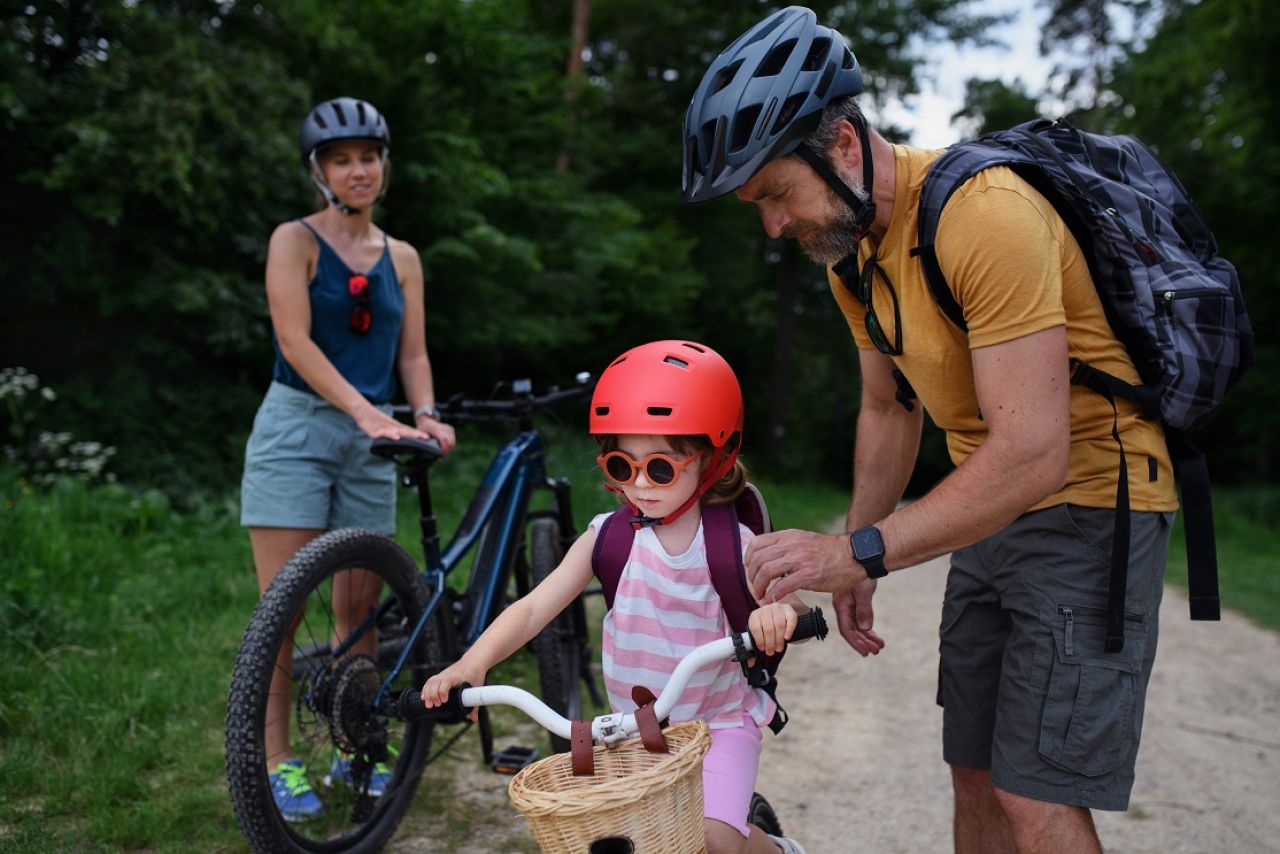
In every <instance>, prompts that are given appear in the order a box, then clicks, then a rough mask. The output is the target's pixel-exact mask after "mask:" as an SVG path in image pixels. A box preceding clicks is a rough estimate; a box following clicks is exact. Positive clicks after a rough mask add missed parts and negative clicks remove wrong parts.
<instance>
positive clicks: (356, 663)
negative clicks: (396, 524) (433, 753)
mask: <svg viewBox="0 0 1280 854" xmlns="http://www.w3.org/2000/svg"><path fill="white" fill-rule="evenodd" d="M335 597H337V600H338V601H339V602H340V603H341V602H344V601H348V602H349V601H366V602H370V603H371V604H370V607H372V603H381V605H380V606H379V607H378V608H377V610H376V612H375V613H376V614H377V616H376V619H375V618H373V617H365V616H364V615H360V617H358V618H356V619H350V620H349V619H347V618H346V614H342V615H340V614H339V613H338V609H337V608H335V606H334V601H335ZM426 602H427V591H426V589H425V588H424V586H423V583H422V580H421V577H420V576H419V574H418V569H417V567H416V566H415V565H414V563H413V559H412V558H410V557H409V555H408V554H407V553H406V552H405V551H404V550H403V549H402V548H400V546H398V545H396V543H395V542H393V541H392V540H391V539H390V538H389V537H386V536H383V535H381V534H375V533H373V532H372V531H362V530H355V529H344V530H340V531H332V532H330V533H328V534H325V535H323V536H321V537H318V538H316V539H315V540H313V541H312V542H311V543H309V544H308V545H307V546H305V547H304V548H303V549H302V550H300V551H299V552H298V553H297V554H296V555H294V556H293V558H291V559H290V561H289V562H288V563H287V564H286V565H285V566H284V568H283V569H281V570H280V573H279V575H277V576H276V578H275V580H274V581H273V582H272V583H271V586H270V587H269V588H268V589H267V591H266V593H264V594H263V597H262V599H261V601H259V603H258V606H257V608H256V609H255V610H254V613H253V617H252V619H251V620H250V621H249V627H248V629H247V630H246V631H245V636H244V640H243V642H242V644H241V646H240V652H239V655H238V656H237V658H236V664H235V670H234V672H233V674H232V678H231V689H230V692H229V695H228V699H227V732H226V752H227V784H228V788H229V790H230V794H231V801H232V805H233V806H234V808H235V814H236V819H237V820H238V821H239V823H240V828H241V830H242V832H243V833H244V835H245V838H246V839H247V840H248V842H249V844H250V846H251V847H252V848H253V849H254V850H255V851H264V852H265V851H273V852H274V851H286V852H312V851H344V852H346V851H353V852H373V851H377V850H378V849H379V848H380V847H381V846H382V844H383V843H384V842H385V841H386V840H387V839H388V838H389V837H390V836H391V834H392V833H393V832H394V831H395V828H396V825H397V824H399V822H400V819H401V818H402V817H403V816H404V813H405V810H406V809H408V807H409V803H410V802H411V801H412V799H413V793H414V791H415V789H416V788H417V785H418V780H419V778H420V776H421V773H422V769H423V767H424V765H425V764H426V759H427V751H428V749H429V747H430V743H431V735H432V731H431V726H430V724H428V723H425V722H419V721H415V722H409V723H405V722H401V721H398V720H390V721H389V720H388V719H387V718H386V717H383V716H380V715H379V714H378V709H376V708H375V698H376V697H377V694H378V691H379V690H380V687H381V684H382V682H383V680H384V679H385V678H386V673H387V671H388V669H389V667H390V666H391V665H392V664H394V662H395V661H396V660H397V659H398V657H399V654H400V652H401V651H402V650H404V648H405V645H406V643H407V640H406V638H407V635H408V633H409V632H410V630H411V629H412V628H413V627H414V626H415V625H416V624H417V621H418V619H419V618H420V617H421V615H422V612H423V610H424V609H425V607H426ZM340 616H342V618H343V619H342V620H340V619H339V617H340ZM340 628H342V629H344V630H345V632H346V635H347V639H348V640H349V641H352V643H350V644H348V648H346V649H344V650H342V654H341V655H335V654H334V650H335V649H336V648H337V647H336V646H335V644H336V643H337V641H338V637H339V630H340ZM437 637H438V636H437V634H436V632H435V631H434V625H433V624H431V623H429V624H428V626H427V631H425V632H424V633H423V635H422V636H421V637H420V638H419V639H418V640H417V641H416V642H415V643H414V644H413V647H412V649H411V650H410V652H409V655H408V657H407V659H406V661H405V666H404V668H403V670H402V671H401V673H400V675H399V677H398V678H397V680H396V682H395V684H394V685H393V686H392V688H391V690H389V691H388V693H387V696H388V697H389V698H394V696H395V694H396V693H398V691H399V690H400V689H402V688H407V687H417V686H419V685H421V684H422V681H423V680H424V679H425V675H426V671H427V669H428V667H429V665H430V664H431V663H432V662H433V661H435V660H436V659H437V658H438V655H439V649H440V647H439V644H438V641H437ZM273 682H274V685H273ZM282 739H283V741H282ZM269 740H270V743H271V745H272V746H271V748H268V743H269ZM269 750H270V751H271V752H270V753H269ZM339 750H341V752H342V756H344V757H346V760H345V761H347V762H348V763H349V764H347V765H346V766H345V767H344V766H340V765H338V764H337V763H336V762H335V760H336V758H337V756H338V751H339ZM289 756H294V757H296V758H297V759H299V760H301V761H302V763H303V764H304V765H305V768H306V781H307V783H308V784H310V786H311V788H312V790H313V791H314V793H315V795H316V796H317V797H318V799H319V801H320V804H321V807H322V808H321V809H320V810H319V811H318V813H317V814H315V815H313V816H311V817H308V818H305V819H300V818H299V817H298V816H296V815H295V816H292V818H293V819H294V820H293V821H289V820H287V819H286V817H285V816H284V815H283V814H282V813H281V811H280V809H279V808H278V806H277V803H276V800H275V798H274V797H273V795H272V791H271V785H270V780H269V776H268V775H269V773H270V772H271V770H273V769H274V768H275V767H276V765H277V764H278V763H279V762H280V761H281V760H282V759H284V758H288V757H289ZM380 762H381V763H385V766H386V769H387V770H388V771H389V778H388V777H387V776H385V775H382V774H380V773H378V772H377V769H376V768H375V766H376V764H377V763H380ZM375 781H376V782H375ZM377 783H381V784H382V785H381V789H382V791H381V792H378V791H376V788H378V785H377Z"/></svg>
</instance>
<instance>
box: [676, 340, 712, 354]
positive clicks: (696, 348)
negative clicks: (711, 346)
mask: <svg viewBox="0 0 1280 854" xmlns="http://www.w3.org/2000/svg"><path fill="white" fill-rule="evenodd" d="M681 346H684V347H688V348H689V349H690V350H692V351H693V352H695V353H705V352H707V348H706V347H699V346H698V345H697V344H691V343H690V342H688V341H686V342H684V344H683V345H681Z"/></svg>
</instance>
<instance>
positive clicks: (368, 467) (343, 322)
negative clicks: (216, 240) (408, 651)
mask: <svg viewBox="0 0 1280 854" xmlns="http://www.w3.org/2000/svg"><path fill="white" fill-rule="evenodd" d="M300 147H301V153H302V160H303V164H304V166H305V168H306V169H307V172H308V174H309V175H310V177H311V180H312V181H314V182H315V184H316V186H317V187H318V188H319V190H320V193H321V195H322V196H323V199H324V207H323V208H322V209H321V210H319V211H317V212H316V213H313V214H311V215H310V216H308V217H305V218H302V219H297V220H292V221H290V222H285V223H282V224H280V225H279V226H277V227H276V230H275V232H274V233H273V234H272V235H271V243H270V246H269V248H268V250H267V270H266V284H267V302H268V305H269V307H270V311H271V325H272V331H273V338H274V343H275V351H276V360H275V368H274V370H273V372H272V383H271V387H270V389H269V390H268V391H267V394H266V397H265V399H264V400H263V402H262V405H261V407H260V408H259V410H258V414H257V417H256V418H255V419H254V423H253V432H252V434H251V435H250V437H249V442H248V446H247V447H246V449H245V467H244V478H243V481H242V484H241V508H242V509H241V517H240V522H241V524H242V525H245V526H246V527H248V529H249V540H250V543H251V544H252V547H253V559H254V564H255V566H256V568H257V574H258V586H259V589H260V590H264V591H265V590H266V589H267V586H268V585H269V584H270V583H271V581H272V579H273V578H275V576H276V574H277V573H278V572H279V571H280V568H281V567H282V566H283V565H284V564H285V562H286V561H287V560H288V559H289V558H290V557H292V556H293V554H294V553H295V552H297V551H298V549H300V548H301V547H302V546H303V545H305V544H306V543H307V542H309V541H310V540H312V539H313V538H315V537H317V536H319V535H320V534H322V533H324V532H325V531H328V530H333V529H335V528H343V527H362V528H369V529H372V530H375V531H381V532H384V533H393V532H394V530H395V504H396V493H395V489H396V484H395V467H394V465H393V464H392V463H391V462H390V461H388V460H383V459H380V458H377V457H374V456H373V455H372V454H370V453H369V446H370V443H371V441H372V440H373V439H374V438H378V437H388V438H401V437H406V436H410V437H414V438H418V439H428V438H434V439H436V440H437V441H438V442H439V443H440V445H441V447H442V448H443V449H444V450H445V451H448V450H450V449H451V448H452V447H453V445H454V441H455V437H454V432H453V428H452V427H450V426H449V425H447V424H443V423H441V422H440V420H439V417H438V413H437V411H436V409H435V404H434V402H435V392H434V388H433V385H432V379H431V363H430V360H429V359H428V357H427V345H426V335H425V331H424V310H423V276H422V263H421V261H420V260H419V258H418V253H417V251H416V250H415V249H414V248H413V247H412V246H410V245H409V244H408V243H405V242H404V241H402V240H396V239H394V238H391V237H389V236H388V235H387V233H386V232H385V231H383V230H382V229H380V228H378V227H377V226H376V225H375V224H374V222H373V207H374V203H375V202H377V201H378V200H379V199H380V198H381V196H382V193H383V191H384V190H385V188H386V181H387V174H388V166H389V163H388V157H389V154H390V149H391V134H390V131H389V130H388V129H387V123H386V121H385V119H383V117H382V115H381V114H380V113H379V112H378V111H377V110H376V109H375V108H374V107H373V105H371V104H369V103H368V102H366V101H360V100H356V99H354V98H335V99H333V100H331V101H325V102H324V103H322V104H319V105H318V106H316V107H315V108H313V109H312V110H311V112H310V113H309V114H308V115H307V118H306V121H305V122H304V123H303V126H302V135H301V140H300ZM397 375H398V376H399V382H400V384H401V385H402V386H403V388H404V394H405V397H406V398H407V399H408V401H409V404H410V406H411V407H412V408H413V420H414V426H409V425H407V424H404V423H401V422H400V421H398V420H396V419H395V418H394V417H393V416H392V415H391V400H392V398H393V396H394V395H395V393H396V387H397V382H396V377H397ZM343 576H344V577H339V578H335V580H334V585H333V590H334V603H333V604H334V611H335V613H336V614H337V616H338V622H339V625H338V626H337V634H338V638H336V640H340V639H341V638H342V637H343V636H345V634H346V633H347V631H348V626H350V625H352V624H353V620H358V618H359V617H362V616H363V615H364V614H365V613H367V612H368V610H369V608H371V607H372V606H374V605H376V604H377V601H378V596H379V592H380V589H379V584H378V582H377V581H376V579H375V578H374V577H373V576H371V575H369V574H367V573H364V572H362V571H360V570H352V571H349V572H347V573H344V574H343ZM376 642H377V640H376V638H375V637H372V636H371V637H369V638H367V639H366V641H362V643H361V644H360V645H358V646H357V647H355V648H353V653H355V654H360V653H363V654H367V655H373V654H374V653H375V652H376V650H375V649H373V646H374V645H376ZM366 647H367V648H366ZM291 655H292V649H291V645H290V644H286V645H285V648H284V649H282V650H281V653H280V659H279V660H280V661H282V662H285V663H287V662H288V661H289V660H290V657H291ZM278 681H279V683H280V684H279V685H277V684H275V681H273V684H272V689H271V693H272V699H271V701H270V703H269V706H268V714H267V721H268V723H267V727H266V732H265V736H266V755H267V767H268V769H269V770H270V773H271V784H272V791H273V793H274V795H275V799H276V803H277V806H278V807H279V808H280V812H281V814H282V815H284V816H285V818H287V819H289V820H302V819H306V818H310V817H313V816H315V815H317V814H319V813H320V812H321V811H322V809H323V807H322V804H321V802H320V799H319V798H318V797H317V795H316V794H315V791H314V789H313V788H312V783H311V781H310V779H309V777H308V769H307V768H306V767H305V766H304V765H303V763H302V762H301V760H299V759H297V758H296V757H295V756H294V755H293V751H292V748H291V746H290V743H289V711H290V703H291V698H290V696H289V690H288V680H287V679H283V678H281V679H279V680H278ZM277 689H278V690H277ZM328 771H329V773H328V774H326V775H325V777H324V782H325V783H326V784H329V785H335V784H340V783H342V782H348V783H349V782H350V779H351V770H350V762H349V760H348V759H347V758H345V757H342V756H339V755H335V756H334V759H333V764H332V766H331V767H330V768H329V769H328ZM386 778H387V771H386V769H385V768H384V767H382V766H379V767H378V768H376V769H375V772H374V775H373V779H372V781H371V782H370V784H369V794H370V795H373V796H375V797H376V796H377V795H379V794H381V789H382V788H383V786H384V785H385V781H386Z"/></svg>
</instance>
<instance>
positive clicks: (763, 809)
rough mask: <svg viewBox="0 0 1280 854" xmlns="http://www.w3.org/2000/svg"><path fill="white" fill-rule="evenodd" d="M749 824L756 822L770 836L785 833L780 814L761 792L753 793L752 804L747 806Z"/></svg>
mask: <svg viewBox="0 0 1280 854" xmlns="http://www.w3.org/2000/svg"><path fill="white" fill-rule="evenodd" d="M747 824H754V825H755V826H756V827H758V828H760V829H761V830H763V831H764V832H765V833H767V834H769V835H770V836H782V835H783V833H782V824H781V823H780V822H779V821H778V814H777V813H776V812H774V811H773V807H772V806H770V805H769V802H768V801H766V800H765V799H764V795H762V794H760V793H759V792H752V793H751V806H750V807H748V808H747Z"/></svg>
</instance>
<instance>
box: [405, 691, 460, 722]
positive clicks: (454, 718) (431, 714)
mask: <svg viewBox="0 0 1280 854" xmlns="http://www.w3.org/2000/svg"><path fill="white" fill-rule="evenodd" d="M470 687H471V686H470V685H469V684H467V683H466V682H463V683H462V684H461V685H459V686H457V687H456V688H454V689H453V690H451V691H450V692H449V699H448V700H446V701H445V704H444V705H443V706H436V707H434V708H431V709H428V708H427V707H426V706H425V705H423V703H422V692H421V691H418V690H415V689H413V688H405V689H404V690H403V691H401V692H400V696H399V697H397V698H396V703H395V708H396V711H397V712H398V713H399V715H400V718H401V719H402V720H406V721H422V720H428V721H434V722H436V723H445V724H456V723H461V722H462V721H465V720H466V719H467V715H468V714H470V712H471V708H470V707H469V706H464V705H463V704H462V692H463V691H464V690H465V689H467V688H470Z"/></svg>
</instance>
